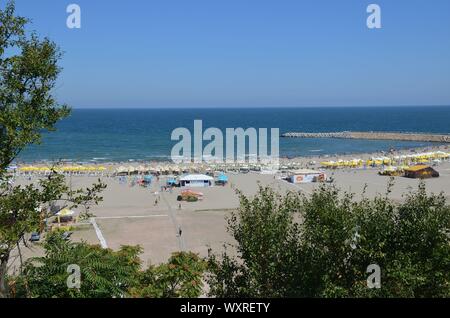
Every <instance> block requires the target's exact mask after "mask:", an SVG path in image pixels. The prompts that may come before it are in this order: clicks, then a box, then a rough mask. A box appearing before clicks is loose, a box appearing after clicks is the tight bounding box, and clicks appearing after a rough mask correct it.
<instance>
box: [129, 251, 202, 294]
mask: <svg viewBox="0 0 450 318" xmlns="http://www.w3.org/2000/svg"><path fill="white" fill-rule="evenodd" d="M205 269H206V262H205V261H204V260H203V259H201V258H199V257H198V255H196V254H194V253H190V252H189V253H185V252H177V253H174V254H173V255H172V257H171V258H170V259H169V262H168V263H167V264H161V265H158V266H150V267H149V268H148V269H147V270H145V271H143V272H141V273H139V275H138V282H137V285H136V286H135V287H133V288H132V290H131V295H132V296H133V297H139V298H179V297H181V298H195V297H199V296H200V295H201V293H202V290H203V281H202V278H203V274H204V271H205Z"/></svg>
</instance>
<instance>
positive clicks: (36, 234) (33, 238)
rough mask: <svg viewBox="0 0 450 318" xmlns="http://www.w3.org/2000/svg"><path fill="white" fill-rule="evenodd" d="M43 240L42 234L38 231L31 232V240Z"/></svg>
mask: <svg viewBox="0 0 450 318" xmlns="http://www.w3.org/2000/svg"><path fill="white" fill-rule="evenodd" d="M40 240H41V235H40V234H39V233H37V232H33V233H31V237H30V242H39V241H40Z"/></svg>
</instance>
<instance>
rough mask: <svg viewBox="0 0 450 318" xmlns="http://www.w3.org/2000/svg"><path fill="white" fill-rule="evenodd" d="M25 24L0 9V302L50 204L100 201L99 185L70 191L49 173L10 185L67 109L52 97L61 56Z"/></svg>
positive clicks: (60, 178) (11, 7)
mask: <svg viewBox="0 0 450 318" xmlns="http://www.w3.org/2000/svg"><path fill="white" fill-rule="evenodd" d="M27 23H28V20H27V19H26V18H23V17H18V16H16V15H15V6H14V2H8V3H7V4H6V6H5V8H4V9H1V8H0V298H1V297H7V296H8V290H7V284H6V274H7V265H8V261H9V256H10V253H11V251H12V249H14V248H18V249H20V246H19V242H20V241H24V242H25V240H24V236H25V234H26V233H28V232H31V231H37V230H39V229H40V228H41V225H42V224H43V222H44V220H45V219H46V218H47V217H48V216H50V209H49V207H50V205H51V203H52V202H55V201H58V202H62V203H63V204H64V205H65V206H66V207H71V208H73V207H77V206H80V205H82V206H84V207H85V210H84V211H83V214H85V213H88V209H89V207H90V206H91V205H92V204H96V203H98V202H99V201H101V197H100V196H99V193H100V192H101V191H102V190H103V189H104V188H105V185H104V184H103V183H101V182H98V183H97V184H94V185H93V186H92V187H91V188H89V189H79V190H71V189H69V188H68V187H67V185H66V183H65V179H64V177H63V176H62V175H58V174H56V173H52V174H51V175H50V176H49V177H48V178H47V179H45V180H42V181H40V183H39V184H35V185H29V186H26V187H23V186H14V185H13V184H12V182H11V181H12V180H11V179H10V176H8V174H7V167H8V166H9V165H10V164H11V163H12V162H13V161H14V160H15V159H16V157H17V156H18V155H19V154H20V153H21V151H22V150H23V149H25V148H26V147H27V146H28V145H30V144H35V143H39V142H40V140H41V136H42V133H43V132H46V131H53V130H55V125H56V123H57V122H58V121H59V120H60V119H62V118H64V117H66V116H68V115H69V108H68V107H67V106H66V105H60V104H58V103H57V101H56V100H55V98H54V97H53V95H52V90H53V88H54V87H55V84H56V80H57V77H58V74H59V73H60V68H59V66H58V62H59V60H60V58H61V52H60V50H59V49H58V47H57V46H56V44H55V43H53V42H52V41H50V40H49V39H47V38H43V39H40V38H39V37H38V36H37V35H36V34H35V33H32V32H26V30H25V27H26V24H27Z"/></svg>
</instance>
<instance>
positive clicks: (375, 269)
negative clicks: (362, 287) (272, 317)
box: [366, 264, 381, 289]
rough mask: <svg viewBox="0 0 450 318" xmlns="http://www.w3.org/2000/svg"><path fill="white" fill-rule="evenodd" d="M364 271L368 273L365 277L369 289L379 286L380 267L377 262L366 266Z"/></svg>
mask: <svg viewBox="0 0 450 318" xmlns="http://www.w3.org/2000/svg"><path fill="white" fill-rule="evenodd" d="M366 272H367V273H368V274H370V275H369V277H367V287H368V288H370V289H373V288H377V289H378V288H381V268H380V266H379V265H377V264H371V265H369V266H367V270H366Z"/></svg>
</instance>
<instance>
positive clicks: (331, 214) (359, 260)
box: [208, 184, 450, 297]
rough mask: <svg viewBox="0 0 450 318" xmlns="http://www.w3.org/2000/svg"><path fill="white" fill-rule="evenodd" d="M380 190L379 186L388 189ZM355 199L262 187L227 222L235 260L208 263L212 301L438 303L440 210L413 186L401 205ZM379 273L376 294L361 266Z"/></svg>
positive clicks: (449, 224) (443, 279)
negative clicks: (394, 299)
mask: <svg viewBox="0 0 450 318" xmlns="http://www.w3.org/2000/svg"><path fill="white" fill-rule="evenodd" d="M389 189H390V186H389V187H388V193H389V191H390V190H389ZM388 193H387V195H383V196H381V195H380V196H377V197H376V198H374V199H368V198H363V199H362V200H355V199H354V195H353V194H349V193H345V192H342V191H340V190H339V189H338V188H337V187H336V186H334V185H333V186H330V185H324V186H322V187H321V188H320V189H318V190H316V191H314V193H313V194H312V195H311V196H304V195H298V194H295V193H290V194H288V195H286V196H280V195H278V194H276V193H274V192H273V191H272V190H270V189H268V188H261V189H260V192H259V194H258V195H257V196H256V197H255V198H253V199H248V198H246V197H244V196H243V195H241V207H240V209H239V210H238V211H237V212H236V213H234V214H233V215H232V216H231V217H230V219H229V221H228V223H229V231H230V233H231V234H232V236H233V237H234V238H235V240H236V242H237V244H236V246H235V247H236V250H237V252H238V256H237V257H232V256H230V254H229V253H228V252H224V253H223V254H222V255H221V256H216V255H211V256H210V258H209V264H210V270H211V273H210V275H209V278H208V283H209V285H210V287H211V289H210V295H211V296H218V297H448V296H450V285H449V278H450V273H449V268H450V207H449V205H448V204H447V203H446V201H445V198H444V197H443V195H429V194H427V192H426V190H425V186H424V185H423V184H421V185H420V187H419V188H418V189H417V190H416V191H414V192H411V193H410V194H408V195H407V196H406V197H405V198H404V199H405V200H404V202H403V203H395V202H393V201H392V200H391V199H390V198H389V196H388ZM371 264H377V265H379V266H380V268H381V288H380V289H377V288H374V289H370V288H368V286H367V278H368V276H369V273H367V272H366V270H367V267H368V266H369V265H371Z"/></svg>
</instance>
